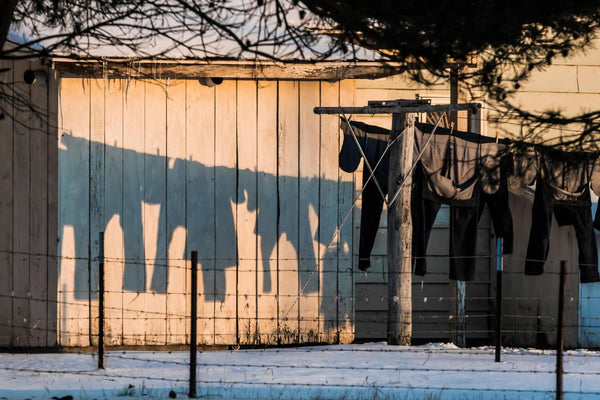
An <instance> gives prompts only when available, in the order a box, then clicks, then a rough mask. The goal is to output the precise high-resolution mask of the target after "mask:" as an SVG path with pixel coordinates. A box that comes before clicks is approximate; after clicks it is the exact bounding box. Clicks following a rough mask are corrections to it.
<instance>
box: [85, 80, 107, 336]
mask: <svg viewBox="0 0 600 400" xmlns="http://www.w3.org/2000/svg"><path fill="white" fill-rule="evenodd" d="M89 90H90V161H89V162H90V178H89V181H90V204H89V214H90V230H89V233H88V235H89V243H90V249H89V257H90V321H91V338H92V345H93V346H95V345H96V344H97V342H98V302H97V300H98V287H99V285H98V268H99V262H98V256H99V255H100V237H99V234H100V232H102V231H104V130H105V127H104V104H105V102H104V101H105V99H104V91H105V81H104V80H103V79H91V80H90V86H89Z"/></svg>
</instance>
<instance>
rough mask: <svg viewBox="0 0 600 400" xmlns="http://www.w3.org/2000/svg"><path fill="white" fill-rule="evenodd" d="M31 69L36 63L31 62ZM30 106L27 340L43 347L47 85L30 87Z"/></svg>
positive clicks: (45, 285) (45, 271)
mask: <svg viewBox="0 0 600 400" xmlns="http://www.w3.org/2000/svg"><path fill="white" fill-rule="evenodd" d="M32 67H33V68H35V69H41V68H42V66H41V65H39V64H35V63H32ZM30 90H31V105H32V107H33V109H34V112H33V116H32V118H31V120H30V124H31V128H30V141H31V146H30V162H31V167H30V168H31V173H30V177H31V183H30V197H29V234H30V246H29V249H30V252H31V253H32V256H31V259H30V279H31V283H30V295H31V299H32V300H31V343H30V345H31V346H32V347H40V346H46V335H47V331H48V315H47V307H46V303H47V301H48V297H47V293H48V257H47V254H48V241H47V234H48V227H47V224H48V214H47V212H48V208H47V202H48V192H47V178H48V176H47V169H46V168H47V149H48V128H47V121H48V120H47V108H48V107H47V105H48V86H47V85H32V86H31V89H30Z"/></svg>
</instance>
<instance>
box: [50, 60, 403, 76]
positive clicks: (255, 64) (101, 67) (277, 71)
mask: <svg viewBox="0 0 600 400" xmlns="http://www.w3.org/2000/svg"><path fill="white" fill-rule="evenodd" d="M51 65H52V67H53V68H54V69H57V70H59V71H60V72H62V73H64V74H73V75H76V76H85V77H107V78H119V77H127V78H134V79H135V78H140V79H198V78H216V77H218V78H225V79H280V80H286V79H289V80H298V79H303V80H333V81H335V80H342V79H376V78H383V77H386V76H390V75H397V74H400V73H402V72H404V71H406V69H407V68H408V67H406V66H405V65H403V64H399V63H383V62H372V61H369V62H360V61H359V62H347V61H329V62H273V61H228V60H132V59H105V60H99V59H91V60H81V59H80V60H77V59H70V58H54V59H52V61H51Z"/></svg>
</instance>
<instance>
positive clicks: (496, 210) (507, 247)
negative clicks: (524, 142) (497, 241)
mask: <svg viewBox="0 0 600 400" xmlns="http://www.w3.org/2000/svg"><path fill="white" fill-rule="evenodd" d="M511 166H512V158H511V157H508V156H505V157H502V160H501V161H500V185H499V187H498V190H497V191H496V193H494V194H488V193H485V192H484V191H481V198H480V200H479V219H481V215H482V214H483V210H484V208H485V205H486V204H487V206H488V210H489V212H490V217H491V218H492V225H493V226H494V234H495V235H496V237H497V238H502V239H503V240H502V252H503V253H504V254H511V253H512V252H513V220H512V213H511V212H510V207H509V205H508V182H507V179H508V173H509V171H510V169H511Z"/></svg>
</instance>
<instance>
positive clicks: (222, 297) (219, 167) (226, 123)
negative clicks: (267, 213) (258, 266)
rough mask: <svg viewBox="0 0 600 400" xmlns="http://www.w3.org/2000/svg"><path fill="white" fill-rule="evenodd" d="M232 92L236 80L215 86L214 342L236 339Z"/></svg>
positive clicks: (234, 155)
mask: <svg viewBox="0 0 600 400" xmlns="http://www.w3.org/2000/svg"><path fill="white" fill-rule="evenodd" d="M236 92H237V82H236V81H229V80H228V81H224V82H223V83H222V84H221V85H219V86H216V88H215V132H216V135H215V165H216V169H215V222H216V231H215V235H216V248H215V259H216V266H215V271H216V277H215V344H233V343H237V329H236V326H237V325H236V324H237V298H236V297H237V284H238V282H237V278H238V276H237V267H238V266H237V249H236V245H235V243H236V221H235V210H236V209H237V187H236V180H237V177H236V173H237V152H236V148H237V144H236ZM232 244H233V245H232Z"/></svg>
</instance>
